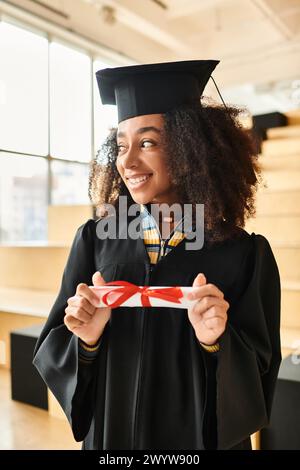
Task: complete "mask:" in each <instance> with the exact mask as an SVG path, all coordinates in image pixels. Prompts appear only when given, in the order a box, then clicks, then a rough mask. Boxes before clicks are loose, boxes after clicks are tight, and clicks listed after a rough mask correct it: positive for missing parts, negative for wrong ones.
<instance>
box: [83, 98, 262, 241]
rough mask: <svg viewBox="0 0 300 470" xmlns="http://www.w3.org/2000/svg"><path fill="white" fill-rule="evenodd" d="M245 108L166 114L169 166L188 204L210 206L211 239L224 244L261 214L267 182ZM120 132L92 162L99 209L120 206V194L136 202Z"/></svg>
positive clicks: (208, 105)
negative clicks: (244, 120)
mask: <svg viewBox="0 0 300 470" xmlns="http://www.w3.org/2000/svg"><path fill="white" fill-rule="evenodd" d="M245 111H246V110H245V108H240V107H236V106H231V105H230V106H229V105H227V106H226V108H225V107H224V106H223V105H220V104H216V103H212V102H211V101H208V102H206V101H204V100H203V101H202V102H201V103H197V104H194V105H184V106H180V107H177V108H175V109H173V110H171V111H168V112H166V113H165V114H164V128H163V136H164V137H163V141H164V146H165V151H166V153H167V156H168V161H167V166H168V170H169V172H170V175H171V179H172V182H173V184H174V185H175V186H176V188H177V191H178V194H179V195H180V200H181V202H182V203H189V204H192V206H193V208H194V207H195V204H197V203H198V204H199V203H201V204H204V215H205V217H204V229H205V236H206V240H209V242H211V243H214V242H219V241H223V240H226V239H231V238H233V237H235V236H237V235H239V234H240V232H241V228H243V227H244V225H245V221H246V219H247V218H249V217H253V216H254V214H255V193H256V191H257V189H258V184H259V183H260V181H261V168H260V165H259V164H258V155H257V153H256V145H255V141H254V139H253V138H252V133H251V131H250V130H247V129H246V128H245V127H244V126H243V125H242V124H241V119H240V117H241V116H242V115H243V114H244V113H245ZM116 133H117V129H111V131H110V133H109V135H108V137H107V138H106V140H105V141H104V143H103V145H102V146H101V148H100V149H99V150H98V152H97V155H96V157H95V158H94V160H93V161H92V162H91V167H90V176H89V197H90V199H91V201H92V203H93V204H94V205H95V206H96V207H101V206H103V205H104V204H105V203H109V204H113V205H114V206H115V207H116V208H117V203H118V198H119V196H121V195H122V196H123V195H126V196H127V197H128V205H130V204H131V203H134V201H133V200H132V198H131V195H130V193H129V191H128V189H127V187H126V185H125V183H124V182H123V180H122V178H121V176H120V175H119V173H118V170H117V167H116V159H117V155H118V149H117V139H116Z"/></svg>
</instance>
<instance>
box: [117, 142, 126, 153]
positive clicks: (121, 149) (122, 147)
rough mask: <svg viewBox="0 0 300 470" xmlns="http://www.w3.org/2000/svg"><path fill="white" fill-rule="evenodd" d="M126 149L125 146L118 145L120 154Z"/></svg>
mask: <svg viewBox="0 0 300 470" xmlns="http://www.w3.org/2000/svg"><path fill="white" fill-rule="evenodd" d="M124 148H125V145H122V144H119V145H117V149H118V153H120V152H121V151H123V150H124Z"/></svg>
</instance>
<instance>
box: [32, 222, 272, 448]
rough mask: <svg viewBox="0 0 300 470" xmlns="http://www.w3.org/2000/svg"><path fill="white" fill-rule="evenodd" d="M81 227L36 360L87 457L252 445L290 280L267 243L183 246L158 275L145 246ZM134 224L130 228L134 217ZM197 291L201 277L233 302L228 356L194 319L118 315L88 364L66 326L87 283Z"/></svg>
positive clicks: (151, 313)
mask: <svg viewBox="0 0 300 470" xmlns="http://www.w3.org/2000/svg"><path fill="white" fill-rule="evenodd" d="M97 223H98V221H94V220H92V219H90V220H88V221H87V222H86V223H85V224H83V225H82V226H81V227H79V229H78V231H77V233H76V235H75V238H74V241H73V244H72V247H71V251H70V254H69V258H68V261H67V264H66V267H65V270H64V273H63V278H62V283H61V288H60V292H59V294H58V297H57V299H56V301H55V303H54V305H53V307H52V310H51V312H50V315H49V318H48V320H47V322H46V325H45V327H44V329H43V331H42V333H41V335H40V338H39V339H38V342H37V344H36V348H35V352H34V360H33V363H34V365H35V366H36V367H37V369H38V370H39V373H40V374H41V376H42V377H43V379H44V380H45V382H46V383H47V385H48V386H49V388H50V389H51V391H52V392H53V394H54V395H55V396H56V398H57V399H58V401H59V403H60V404H61V406H62V408H63V410H64V412H65V414H66V416H67V418H68V420H69V422H70V424H71V427H72V431H73V434H74V438H75V439H76V440H77V441H82V440H84V442H83V448H84V449H98V450H101V449H105V450H113V449H129V450H133V449H151V450H154V449H164V450H168V449H173V450H176V449H205V448H217V449H231V448H234V449H245V448H249V447H250V446H249V442H250V439H249V436H250V434H252V433H253V432H255V431H257V430H259V429H261V428H262V427H264V426H265V425H267V423H268V420H269V417H270V411H271V404H272V399H273V393H274V386H275V382H276V377H277V373H278V369H279V365H280V361H281V353H280V336H279V323H280V318H279V317H280V278H279V273H278V268H277V264H276V261H275V259H274V256H273V253H272V250H271V247H270V245H269V243H268V241H267V239H266V238H265V237H264V236H262V235H257V234H254V233H252V234H251V235H250V234H248V233H247V232H246V231H244V230H241V231H240V237H239V238H237V239H233V240H230V241H226V242H222V243H221V244H218V245H215V246H212V247H208V246H206V244H204V247H203V248H202V249H201V250H198V251H189V250H185V249H184V248H185V243H186V241H185V240H183V241H181V242H180V243H179V244H178V245H177V246H176V247H174V248H173V249H172V251H171V252H170V253H169V254H168V255H166V256H165V257H164V258H162V259H161V260H160V261H159V262H158V264H156V265H155V267H154V268H153V270H152V272H150V265H149V259H148V254H147V251H146V248H145V245H144V242H143V240H142V239H138V240H132V239H123V238H122V234H124V233H125V232H124V231H126V227H125V224H124V226H121V227H120V234H121V235H119V236H118V238H117V239H116V240H100V239H99V238H98V237H97V236H96V228H97ZM127 223H128V221H127ZM97 270H99V271H101V273H102V275H103V277H104V279H105V281H106V282H109V281H112V280H126V281H129V282H132V283H135V284H137V285H164V286H172V285H182V286H191V285H192V283H193V280H194V278H195V277H196V275H197V274H198V273H199V272H203V273H204V274H205V276H206V278H207V282H209V283H213V284H215V285H216V286H218V287H219V288H220V289H221V290H222V291H223V293H224V296H225V299H226V300H228V302H229V303H230V309H229V311H228V322H227V327H226V330H225V332H224V333H223V335H222V336H221V338H220V341H219V342H220V351H219V352H218V353H216V354H212V353H208V352H206V351H205V350H204V349H203V348H202V347H201V345H200V344H199V342H198V340H197V338H196V335H195V333H194V329H193V327H192V326H191V324H190V322H189V319H188V315H187V311H186V310H185V309H176V308H151V307H146V308H142V307H140V308H133V307H128V308H126V307H119V308H116V309H113V310H112V315H111V318H110V320H109V322H108V323H107V324H106V326H105V329H104V332H103V334H102V337H101V343H100V348H99V353H98V356H97V359H96V360H95V361H94V363H93V364H92V365H89V364H84V363H82V362H79V361H78V338H77V337H76V336H74V335H73V334H72V333H71V332H70V331H68V330H67V328H66V327H65V325H64V323H63V317H64V314H65V311H64V310H65V307H66V305H67V299H68V298H69V297H71V296H73V295H74V294H75V291H76V287H77V285H78V283H80V282H84V283H87V284H88V285H91V284H92V275H93V274H94V272H95V271H97Z"/></svg>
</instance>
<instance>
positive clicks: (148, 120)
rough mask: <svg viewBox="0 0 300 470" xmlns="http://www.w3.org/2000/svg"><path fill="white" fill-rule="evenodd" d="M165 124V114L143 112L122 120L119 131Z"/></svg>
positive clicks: (158, 126) (130, 130)
mask: <svg viewBox="0 0 300 470" xmlns="http://www.w3.org/2000/svg"><path fill="white" fill-rule="evenodd" d="M162 126H163V114H143V115H142V116H135V117H133V118H130V119H125V120H124V121H121V122H120V123H119V125H118V132H127V131H128V132H132V131H135V130H137V129H140V128H143V127H157V128H161V127H162Z"/></svg>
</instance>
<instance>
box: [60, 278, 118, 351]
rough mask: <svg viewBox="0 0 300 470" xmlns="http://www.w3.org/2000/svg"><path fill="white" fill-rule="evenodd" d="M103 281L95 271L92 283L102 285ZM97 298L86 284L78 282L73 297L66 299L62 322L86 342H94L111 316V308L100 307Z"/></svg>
mask: <svg viewBox="0 0 300 470" xmlns="http://www.w3.org/2000/svg"><path fill="white" fill-rule="evenodd" d="M104 284H105V281H104V279H103V277H102V276H101V274H100V273H99V272H98V271H97V272H96V273H94V275H93V285H94V286H103V285H104ZM97 305H99V298H98V297H97V296H96V294H95V293H94V292H93V290H92V289H90V288H89V287H88V286H87V284H83V283H81V284H78V286H77V289H76V294H75V295H74V297H70V298H69V299H68V306H67V307H66V309H65V313H66V315H65V317H64V323H65V325H66V327H67V328H68V330H70V331H72V333H74V335H76V336H78V337H79V338H80V339H82V341H84V342H85V343H87V344H90V345H92V344H95V343H97V341H98V339H99V338H100V336H101V335H102V332H103V330H104V327H105V325H106V323H107V322H108V320H109V319H110V316H111V308H108V307H101V308H97Z"/></svg>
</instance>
